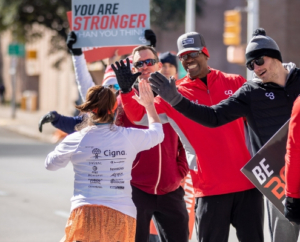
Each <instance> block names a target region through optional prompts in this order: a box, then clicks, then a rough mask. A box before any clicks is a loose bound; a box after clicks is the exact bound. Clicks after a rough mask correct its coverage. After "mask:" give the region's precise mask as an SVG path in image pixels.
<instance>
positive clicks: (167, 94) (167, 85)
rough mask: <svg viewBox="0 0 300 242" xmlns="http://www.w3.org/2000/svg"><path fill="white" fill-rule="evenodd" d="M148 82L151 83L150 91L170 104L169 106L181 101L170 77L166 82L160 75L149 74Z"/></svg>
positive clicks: (156, 73) (180, 96)
mask: <svg viewBox="0 0 300 242" xmlns="http://www.w3.org/2000/svg"><path fill="white" fill-rule="evenodd" d="M149 81H150V82H151V88H152V90H153V91H154V92H156V93H157V94H158V95H159V96H161V97H162V99H164V100H165V101H167V102H168V103H170V104H171V106H175V105H176V104H178V103H179V102H180V101H181V99H182V95H181V94H180V93H179V92H178V91H177V88H176V84H175V82H176V80H175V78H174V77H170V80H168V79H167V78H166V77H165V76H164V75H162V74H161V73H159V72H155V73H151V75H150V77H149Z"/></svg>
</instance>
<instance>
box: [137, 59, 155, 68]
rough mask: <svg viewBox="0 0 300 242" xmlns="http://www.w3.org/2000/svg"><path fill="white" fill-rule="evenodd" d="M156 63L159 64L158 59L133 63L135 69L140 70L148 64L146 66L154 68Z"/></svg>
mask: <svg viewBox="0 0 300 242" xmlns="http://www.w3.org/2000/svg"><path fill="white" fill-rule="evenodd" d="M155 63H158V60H156V59H147V60H143V61H137V62H135V63H133V66H134V67H135V68H137V69H139V68H142V67H143V66H144V64H146V66H154V65H155Z"/></svg>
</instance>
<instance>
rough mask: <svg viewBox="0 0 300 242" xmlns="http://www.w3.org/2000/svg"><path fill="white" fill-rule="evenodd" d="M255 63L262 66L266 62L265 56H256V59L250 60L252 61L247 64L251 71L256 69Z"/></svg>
mask: <svg viewBox="0 0 300 242" xmlns="http://www.w3.org/2000/svg"><path fill="white" fill-rule="evenodd" d="M254 63H255V64H256V65H258V66H262V65H263V64H265V60H264V56H261V57H259V58H256V59H254V60H252V61H250V63H249V64H247V65H246V66H247V68H248V69H249V70H250V71H253V70H254Z"/></svg>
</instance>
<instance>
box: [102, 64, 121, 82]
mask: <svg viewBox="0 0 300 242" xmlns="http://www.w3.org/2000/svg"><path fill="white" fill-rule="evenodd" d="M115 84H118V81H117V78H116V74H115V72H114V70H113V69H112V68H111V66H110V65H108V66H107V67H106V70H105V72H104V77H103V82H102V86H104V87H108V86H113V85H115Z"/></svg>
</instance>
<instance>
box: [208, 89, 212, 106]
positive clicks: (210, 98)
mask: <svg viewBox="0 0 300 242" xmlns="http://www.w3.org/2000/svg"><path fill="white" fill-rule="evenodd" d="M207 94H208V96H209V100H210V104H211V105H213V102H212V100H211V96H210V92H209V89H208V87H207Z"/></svg>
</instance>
